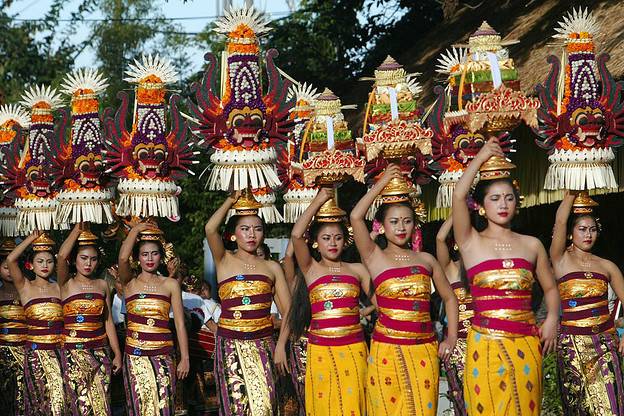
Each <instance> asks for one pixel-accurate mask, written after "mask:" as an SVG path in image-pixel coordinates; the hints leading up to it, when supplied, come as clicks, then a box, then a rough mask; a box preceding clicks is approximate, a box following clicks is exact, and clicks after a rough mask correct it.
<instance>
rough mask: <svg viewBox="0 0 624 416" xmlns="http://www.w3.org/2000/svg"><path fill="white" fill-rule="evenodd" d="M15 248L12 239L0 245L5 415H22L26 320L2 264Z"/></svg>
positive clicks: (0, 370) (0, 403) (0, 397)
mask: <svg viewBox="0 0 624 416" xmlns="http://www.w3.org/2000/svg"><path fill="white" fill-rule="evenodd" d="M14 248H15V242H14V241H13V239H4V240H3V241H2V243H1V244H0V278H1V279H2V286H0V409H3V410H5V411H6V414H7V415H10V416H13V415H23V414H24V344H25V343H26V331H27V329H26V318H25V317H24V308H23V307H22V304H21V303H20V298H19V294H18V293H17V289H16V288H15V285H14V284H13V278H12V277H11V273H10V272H9V266H8V264H7V261H6V257H7V255H8V254H9V253H10V252H11V251H13V249H14Z"/></svg>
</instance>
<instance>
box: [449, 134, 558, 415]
mask: <svg viewBox="0 0 624 416" xmlns="http://www.w3.org/2000/svg"><path fill="white" fill-rule="evenodd" d="M492 156H493V157H492ZM490 158H491V159H490ZM513 167H514V166H513V165H512V164H510V163H509V162H507V161H506V160H505V159H504V154H503V151H502V150H501V148H500V146H499V144H498V140H497V139H496V138H491V139H490V140H489V141H488V142H487V143H486V144H485V145H484V146H483V148H482V149H481V150H480V151H479V153H478V154H477V155H476V156H475V158H474V159H473V161H472V162H471V163H470V165H469V166H468V167H467V168H466V170H465V171H464V174H463V175H462V177H461V179H460V181H459V182H458V183H457V185H456V186H455V190H454V192H453V234H454V237H455V240H456V241H457V244H458V245H459V251H460V253H461V258H462V260H463V262H464V265H465V267H466V273H467V275H468V279H469V282H470V293H471V294H472V298H473V305H474V310H475V315H474V317H473V320H472V326H471V329H470V330H469V331H468V340H467V347H466V368H465V370H464V400H465V401H466V408H467V410H468V414H469V415H515V416H526V415H537V414H539V413H540V408H541V403H542V351H543V352H544V354H546V353H548V352H549V351H551V350H552V349H553V348H554V346H555V336H556V333H557V322H558V311H559V295H558V293H557V287H556V285H555V280H554V278H553V276H552V272H551V269H550V264H549V262H548V256H547V254H546V250H545V249H544V246H543V245H542V243H541V242H540V241H539V240H538V239H536V238H534V237H530V236H527V235H522V234H518V233H515V232H513V231H512V230H511V220H512V219H513V217H514V215H515V213H516V210H517V209H518V208H519V206H518V203H519V194H518V191H517V190H516V188H515V187H514V184H513V183H512V181H511V179H510V178H509V176H510V172H509V169H511V168H513ZM479 168H481V180H480V181H479V182H478V184H477V185H476V187H475V190H474V192H473V198H474V200H475V202H476V203H477V204H478V206H479V211H478V213H479V215H480V216H481V217H484V219H485V220H486V222H487V226H486V227H485V229H484V230H483V231H477V230H476V229H475V228H473V226H472V224H471V221H470V212H469V210H468V206H467V204H466V198H467V197H468V193H469V191H470V186H471V184H472V182H473V180H474V178H475V176H476V175H477V173H478V172H479ZM535 277H537V280H538V282H539V284H540V285H541V287H542V289H543V291H544V296H545V301H546V305H547V308H548V315H547V318H546V320H545V321H544V323H543V324H542V326H541V327H540V328H538V327H537V326H536V321H535V315H534V313H533V311H532V310H531V288H532V286H533V283H534V280H535ZM540 340H541V342H542V345H540Z"/></svg>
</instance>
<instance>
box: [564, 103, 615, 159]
mask: <svg viewBox="0 0 624 416" xmlns="http://www.w3.org/2000/svg"><path fill="white" fill-rule="evenodd" d="M569 114H570V115H569V117H568V120H569V123H570V125H569V126H568V127H567V128H566V130H567V131H569V133H568V138H569V139H570V141H571V142H572V143H573V144H575V145H576V146H580V147H587V148H591V147H604V145H605V140H606V123H605V117H604V114H603V109H602V108H601V106H600V105H599V104H597V103H596V104H593V103H592V104H591V105H587V106H585V107H578V108H576V109H574V110H573V111H572V112H571V113H569ZM564 121H565V119H564Z"/></svg>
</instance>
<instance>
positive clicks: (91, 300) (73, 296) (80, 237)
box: [57, 224, 121, 416]
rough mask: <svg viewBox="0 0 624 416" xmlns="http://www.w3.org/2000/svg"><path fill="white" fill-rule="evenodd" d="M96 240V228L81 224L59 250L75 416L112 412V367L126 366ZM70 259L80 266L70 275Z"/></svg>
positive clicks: (66, 364) (66, 362)
mask: <svg viewBox="0 0 624 416" xmlns="http://www.w3.org/2000/svg"><path fill="white" fill-rule="evenodd" d="M97 242H98V239H97V237H96V236H95V235H94V234H93V233H91V232H90V231H88V230H86V229H85V230H83V229H82V227H81V224H76V225H75V226H74V229H73V230H72V231H71V233H70V234H69V236H68V237H67V239H66V240H65V242H64V243H63V245H61V248H60V249H59V253H58V266H57V281H58V284H59V286H60V288H61V296H62V299H63V300H62V301H61V303H62V305H63V320H64V323H65V327H64V329H63V336H64V340H63V349H62V351H61V362H62V367H63V384H64V386H65V396H66V397H67V401H68V404H69V406H68V407H69V408H70V409H71V414H72V415H76V416H78V415H110V414H111V409H110V390H109V387H110V379H111V367H112V371H114V372H117V371H119V370H120V369H121V351H120V349H119V342H118V340H117V332H116V331H115V325H114V324H113V318H112V315H111V313H110V310H111V308H110V293H109V290H108V283H107V282H106V281H105V280H104V279H99V278H98V277H97V270H98V264H99V261H100V253H99V250H98V245H97ZM69 262H71V264H72V266H73V267H74V268H75V272H74V273H73V275H71V276H70V270H69V268H70V263H69ZM109 346H110V348H109ZM110 349H112V351H113V354H114V358H113V359H112V360H111V356H110ZM111 361H112V363H111Z"/></svg>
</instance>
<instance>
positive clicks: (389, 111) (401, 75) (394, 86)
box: [361, 56, 422, 132]
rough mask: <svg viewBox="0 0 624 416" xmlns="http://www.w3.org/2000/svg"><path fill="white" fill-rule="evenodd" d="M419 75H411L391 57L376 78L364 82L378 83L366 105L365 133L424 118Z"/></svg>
mask: <svg viewBox="0 0 624 416" xmlns="http://www.w3.org/2000/svg"><path fill="white" fill-rule="evenodd" d="M416 75H417V74H408V73H407V72H406V71H405V69H404V68H403V66H402V65H401V64H399V63H398V62H397V61H395V60H394V58H392V57H391V56H388V57H386V59H385V60H384V61H383V63H382V64H381V65H379V66H378V67H377V69H375V77H373V78H370V77H364V78H361V80H364V81H374V82H375V83H374V85H373V91H372V92H371V93H370V94H369V97H368V103H367V105H366V114H365V116H364V131H365V132H368V131H373V130H376V129H377V128H379V127H380V126H383V125H386V124H388V123H391V122H397V121H398V120H404V121H407V122H413V121H415V120H416V119H417V118H418V117H420V111H419V109H418V106H417V101H416V99H417V97H418V95H419V94H420V92H421V91H422V87H421V86H420V84H419V83H418V82H417V81H416Z"/></svg>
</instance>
